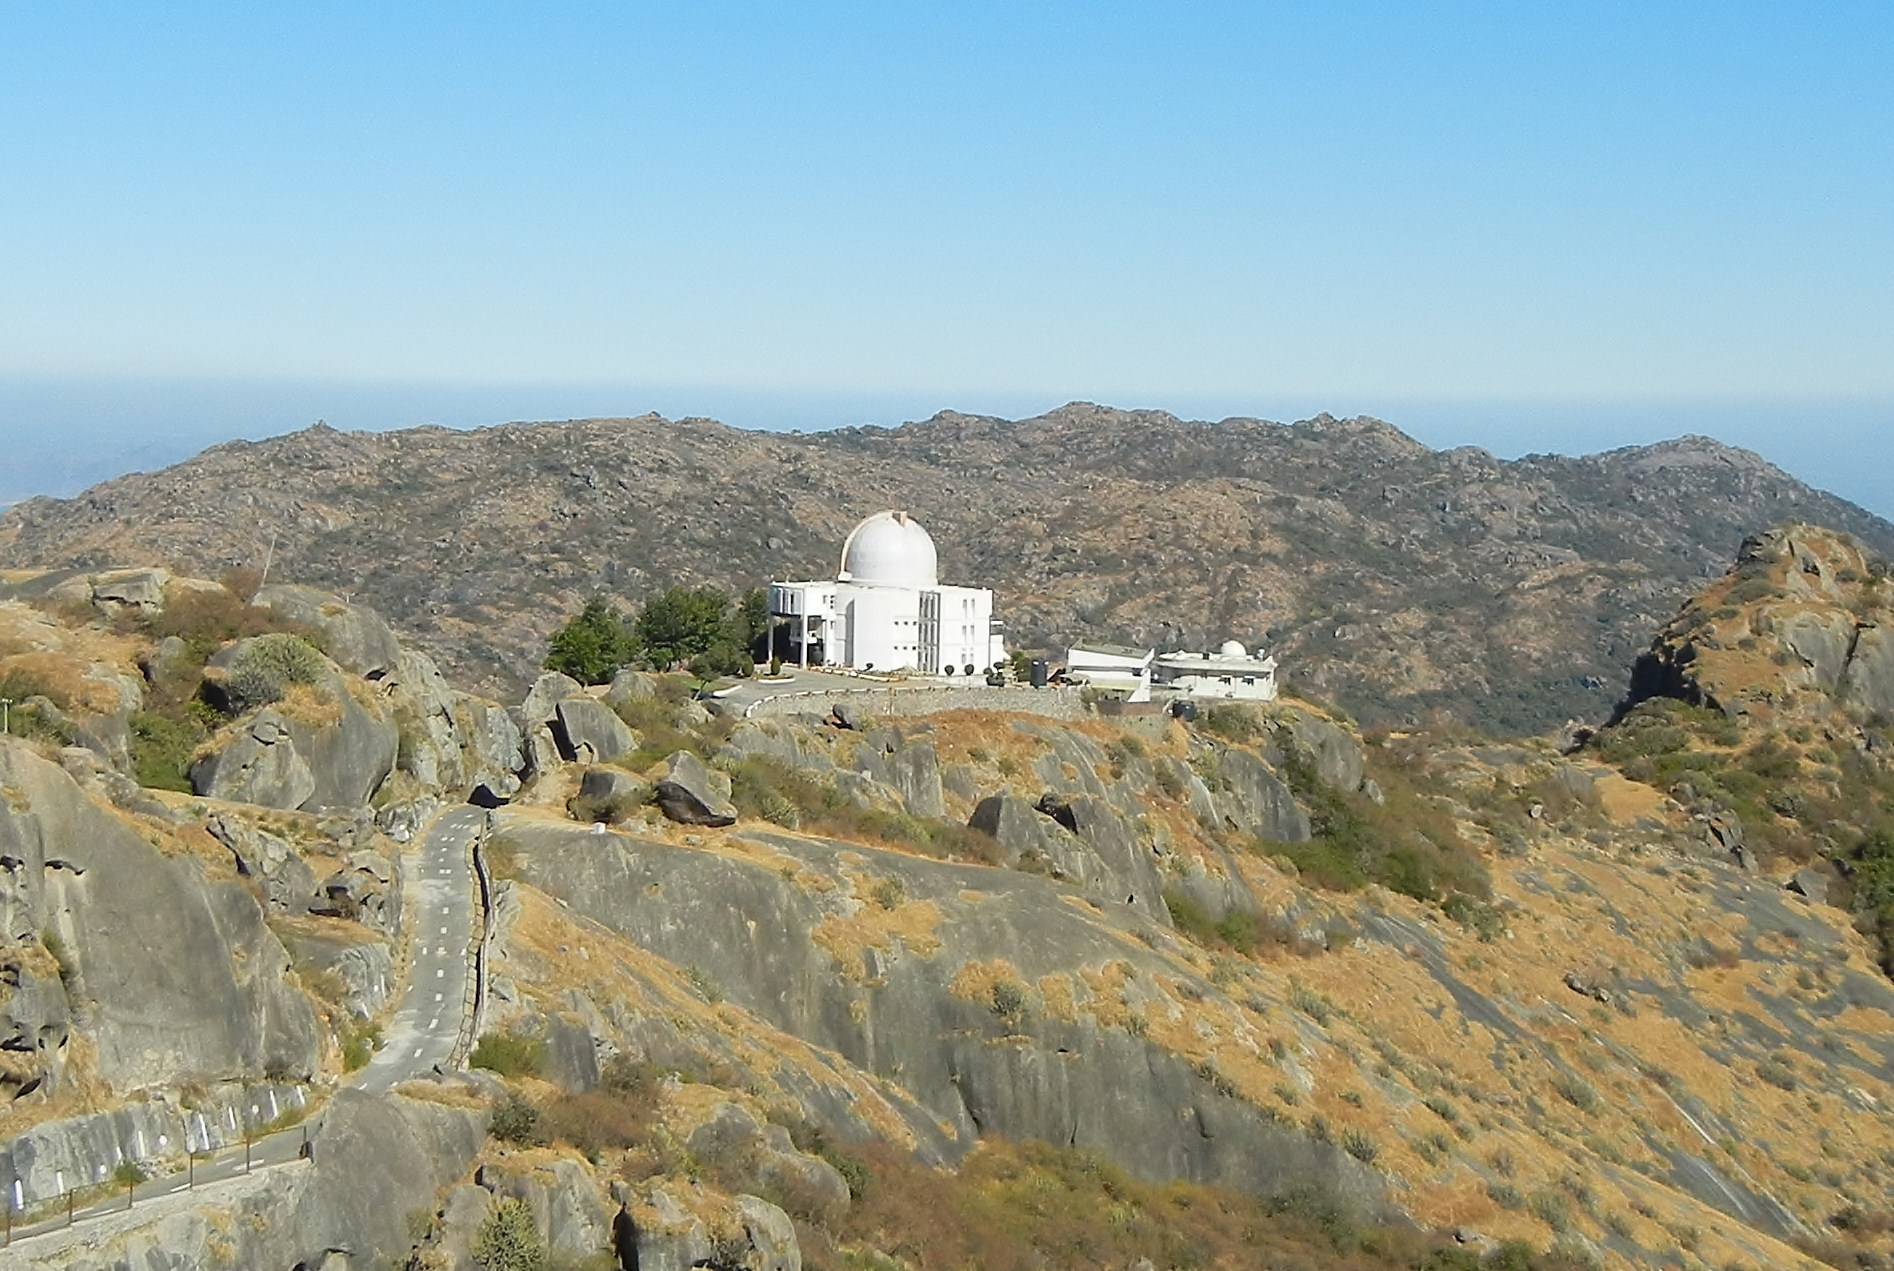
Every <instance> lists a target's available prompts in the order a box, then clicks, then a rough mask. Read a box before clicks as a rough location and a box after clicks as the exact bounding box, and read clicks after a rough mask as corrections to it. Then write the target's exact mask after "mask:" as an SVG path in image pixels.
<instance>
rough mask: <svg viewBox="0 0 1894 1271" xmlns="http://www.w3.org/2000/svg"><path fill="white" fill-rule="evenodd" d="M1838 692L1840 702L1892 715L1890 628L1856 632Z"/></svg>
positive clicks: (1893, 657)
mask: <svg viewBox="0 0 1894 1271" xmlns="http://www.w3.org/2000/svg"><path fill="white" fill-rule="evenodd" d="M1837 688H1838V689H1839V692H1840V695H1841V698H1842V700H1843V701H1846V702H1852V703H1854V704H1855V705H1857V706H1860V707H1861V708H1862V709H1864V710H1867V711H1871V712H1876V713H1880V714H1894V634H1890V628H1888V627H1886V626H1874V627H1860V628H1857V630H1856V634H1855V643H1854V648H1852V649H1850V650H1849V652H1848V665H1847V667H1846V669H1845V670H1843V671H1842V673H1841V676H1840V677H1839V679H1838V682H1837Z"/></svg>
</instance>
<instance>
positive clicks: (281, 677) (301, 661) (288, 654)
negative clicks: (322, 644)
mask: <svg viewBox="0 0 1894 1271" xmlns="http://www.w3.org/2000/svg"><path fill="white" fill-rule="evenodd" d="M323 669H324V668H323V660H322V654H321V652H320V651H318V650H317V648H316V647H315V646H314V645H313V644H311V643H309V641H307V640H305V639H303V637H301V636H299V635H292V634H290V633H288V632H273V633H271V634H269V635H260V636H257V637H256V638H254V639H252V640H251V641H250V642H249V643H247V644H245V645H244V646H243V649H242V651H241V652H240V653H238V654H237V656H236V658H235V659H234V660H233V661H232V662H231V663H230V669H229V671H228V672H227V673H226V674H225V676H224V692H225V694H226V696H227V697H228V698H229V703H230V709H231V711H232V713H233V714H242V713H243V712H244V711H247V710H254V709H256V708H257V707H259V706H268V705H269V704H270V703H271V702H278V701H281V700H282V699H283V695H284V694H286V693H287V692H289V690H290V688H291V687H292V686H294V685H297V684H314V683H315V682H316V681H317V680H318V679H320V678H321V676H322V672H323Z"/></svg>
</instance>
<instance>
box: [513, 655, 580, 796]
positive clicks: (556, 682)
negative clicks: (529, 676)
mask: <svg viewBox="0 0 1894 1271" xmlns="http://www.w3.org/2000/svg"><path fill="white" fill-rule="evenodd" d="M584 696H585V689H584V688H583V687H582V686H581V685H580V684H579V682H578V681H577V680H575V679H573V678H572V677H571V676H570V675H561V674H560V673H559V672H557V671H548V672H546V673H545V674H544V675H541V676H540V677H539V678H538V679H536V680H534V681H533V686H532V688H531V689H529V690H528V691H527V694H526V700H525V701H523V702H521V703H520V708H519V726H520V733H521V736H522V738H523V741H522V746H523V749H524V752H525V753H524V756H523V757H524V759H525V769H524V772H523V774H522V775H525V776H538V775H539V774H540V773H544V772H551V771H552V770H553V769H554V768H556V767H557V766H558V765H559V763H560V761H561V760H562V758H563V756H562V755H561V754H560V753H559V741H558V738H557V737H556V736H555V735H554V734H553V723H554V721H555V720H557V719H558V716H559V703H560V702H563V701H569V700H571V699H573V698H578V697H584Z"/></svg>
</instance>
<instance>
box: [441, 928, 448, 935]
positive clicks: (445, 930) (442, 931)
mask: <svg viewBox="0 0 1894 1271" xmlns="http://www.w3.org/2000/svg"><path fill="white" fill-rule="evenodd" d="M441 934H442V935H446V934H447V928H446V927H442V928H441Z"/></svg>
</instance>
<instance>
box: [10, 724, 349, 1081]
mask: <svg viewBox="0 0 1894 1271" xmlns="http://www.w3.org/2000/svg"><path fill="white" fill-rule="evenodd" d="M0 785H3V786H5V787H6V788H7V789H8V790H9V791H12V792H15V793H14V795H13V797H11V798H10V799H9V800H7V801H6V802H5V803H0V857H4V858H6V859H9V860H11V861H13V862H15V864H14V865H13V866H12V867H11V868H10V869H9V871H8V877H9V878H10V879H11V880H12V881H11V886H10V887H9V889H8V894H7V897H6V900H7V903H8V907H9V908H10V910H11V916H10V923H11V925H12V926H13V927H14V928H15V929H18V928H26V929H27V930H28V931H30V932H31V935H30V937H28V938H29V939H33V940H38V939H39V938H40V933H42V932H51V933H53V937H52V938H55V939H56V940H57V943H58V950H59V956H60V958H61V965H62V974H61V977H60V978H61V979H62V980H63V981H64V983H65V992H66V995H67V997H68V1000H69V1001H71V1002H73V1003H76V1004H78V1006H79V1009H78V1010H77V1011H75V1014H76V1015H78V1016H79V1017H81V1018H82V1019H83V1020H84V1023H85V1027H86V1031H87V1033H88V1035H89V1036H90V1037H91V1039H92V1042H93V1045H94V1047H95V1049H96V1053H97V1068H98V1071H99V1074H100V1075H101V1076H102V1077H104V1078H105V1079H106V1080H107V1081H109V1082H111V1083H113V1084H114V1085H117V1086H120V1087H133V1086H141V1085H158V1084H165V1083H175V1082H180V1081H193V1080H214V1079H218V1078H222V1077H229V1076H240V1075H243V1074H259V1073H262V1072H264V1071H266V1070H267V1071H272V1072H285V1073H308V1072H312V1071H313V1070H314V1068H315V1065H316V1060H317V1055H318V1040H317V1032H316V1023H315V1018H314V1016H313V1015H312V1013H311V1011H310V1008H309V1004H308V1002H307V1000H306V999H305V998H304V997H303V996H302V995H301V994H300V993H298V992H296V991H295V990H294V989H292V988H291V987H290V986H289V984H288V982H287V980H286V974H287V971H288V969H289V958H288V955H287V954H286V953H285V952H284V951H283V947H282V945H281V944H280V943H278V941H277V939H276V937H275V936H274V935H273V934H271V932H270V930H269V929H268V927H266V926H265V925H264V922H263V914H262V911H261V909H260V908H259V907H258V905H257V902H256V901H255V900H254V899H252V897H251V896H250V894H249V892H248V891H247V890H245V889H244V887H243V886H242V885H240V884H238V883H235V882H224V883H216V882H211V881H209V880H208V879H206V878H205V877H204V874H203V868H202V866H201V865H200V864H199V863H198V862H197V861H196V860H195V859H193V858H191V857H188V856H185V857H178V858H167V857H166V856H164V855H163V854H162V853H160V852H159V851H158V850H157V849H156V848H154V847H153V846H152V845H151V844H150V843H149V842H147V841H146V840H145V839H144V838H143V837H141V836H140V835H139V834H138V833H137V832H136V831H135V830H133V829H132V828H131V827H130V826H129V825H127V824H125V823H124V822H123V821H121V820H119V819H118V818H117V817H116V816H114V815H113V814H111V813H110V812H107V811H106V810H104V809H102V808H100V807H98V806H97V805H95V804H94V803H92V802H91V801H90V800H88V799H87V798H86V797H85V795H84V793H83V792H82V791H81V790H80V789H79V787H78V786H77V785H75V784H74V783H73V782H72V780H71V778H70V777H68V776H67V775H66V774H65V773H64V772H63V771H62V770H61V769H59V768H58V767H56V766H54V765H52V764H49V763H47V762H46V761H44V760H42V759H39V758H38V757H37V756H35V755H34V754H32V753H31V751H30V750H29V749H28V748H26V747H25V746H22V745H18V744H5V745H0ZM48 991H50V986H48ZM49 1009H50V1008H49ZM38 1013H39V1014H40V1015H41V1016H42V1017H46V1016H47V1015H48V1014H49V1011H45V1010H43V1011H40V1012H38Z"/></svg>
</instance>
